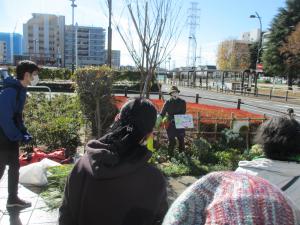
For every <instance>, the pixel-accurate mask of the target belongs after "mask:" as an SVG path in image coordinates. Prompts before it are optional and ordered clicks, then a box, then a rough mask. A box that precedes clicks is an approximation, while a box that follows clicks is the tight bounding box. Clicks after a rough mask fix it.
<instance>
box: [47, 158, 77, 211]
mask: <svg viewBox="0 0 300 225" xmlns="http://www.w3.org/2000/svg"><path fill="white" fill-rule="evenodd" d="M73 167H74V165H73V164H68V165H61V166H54V167H50V168H48V172H49V173H48V175H47V179H48V185H47V187H46V188H45V189H44V190H43V191H42V193H41V196H42V198H43V199H44V200H45V202H46V204H47V206H48V207H49V208H50V209H56V208H58V207H59V206H60V205H61V203H62V198H63V194H64V187H65V184H66V180H67V176H68V175H69V174H70V172H71V170H72V169H73Z"/></svg>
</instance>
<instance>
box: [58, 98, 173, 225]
mask: <svg viewBox="0 0 300 225" xmlns="http://www.w3.org/2000/svg"><path fill="white" fill-rule="evenodd" d="M156 117H157V111H156V108H155V106H154V105H153V104H152V103H151V102H150V101H149V100H147V99H142V98H138V99H133V100H129V101H128V102H127V103H126V104H125V105H124V106H123V107H122V109H121V111H120V115H119V116H118V117H116V120H115V121H114V123H113V124H112V126H111V128H110V130H109V131H108V132H107V133H106V134H105V135H104V136H103V137H101V138H100V139H98V140H90V141H89V142H88V143H87V144H86V146H85V151H86V154H85V155H84V156H82V157H81V158H80V159H79V160H78V162H77V163H76V164H75V166H74V168H73V170H72V171H71V174H70V175H69V177H68V179H67V182H66V186H65V192H64V198H63V202H62V205H61V207H60V209H59V224H61V225H71V224H72V225H73V224H77V225H98V224H105V225H125V224H130V225H141V224H149V225H150V224H161V223H162V220H163V218H164V215H165V213H166V212H167V209H168V203H167V189H166V181H165V178H164V176H163V174H162V173H161V172H160V171H159V170H158V169H157V168H156V167H154V166H152V165H151V164H150V163H148V161H149V159H150V158H151V155H152V154H151V152H150V151H149V150H148V149H147V148H146V146H145V141H146V140H147V137H148V136H149V135H150V134H151V133H152V130H153V127H154V125H155V122H156Z"/></svg>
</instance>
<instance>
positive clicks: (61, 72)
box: [39, 68, 72, 80]
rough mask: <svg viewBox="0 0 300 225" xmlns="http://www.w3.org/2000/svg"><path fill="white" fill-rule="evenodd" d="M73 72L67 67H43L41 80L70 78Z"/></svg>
mask: <svg viewBox="0 0 300 225" xmlns="http://www.w3.org/2000/svg"><path fill="white" fill-rule="evenodd" d="M71 75H72V72H71V70H69V69H66V68H41V69H40V70H39V78H40V79H41V80H70V79H71Z"/></svg>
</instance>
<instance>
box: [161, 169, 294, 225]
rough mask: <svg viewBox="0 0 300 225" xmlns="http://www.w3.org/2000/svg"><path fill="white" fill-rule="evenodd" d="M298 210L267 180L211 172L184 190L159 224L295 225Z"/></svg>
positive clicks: (243, 175) (237, 174)
mask: <svg viewBox="0 0 300 225" xmlns="http://www.w3.org/2000/svg"><path fill="white" fill-rule="evenodd" d="M299 223H300V216H299V211H297V210H295V208H294V207H293V203H292V202H291V201H290V200H289V199H288V198H287V197H285V196H284V195H283V193H282V192H281V191H280V190H279V189H278V188H277V187H275V186H273V185H272V184H270V183H269V182H268V181H267V180H265V179H263V178H260V177H257V176H252V175H248V174H243V173H236V172H213V173H210V174H208V175H206V176H204V177H202V178H201V179H199V180H198V181H196V182H195V183H194V184H192V185H191V186H190V187H188V188H187V189H186V190H185V191H184V192H183V193H182V194H181V195H180V196H179V197H178V198H177V199H176V200H175V202H174V203H173V204H172V206H171V207H170V209H169V211H168V213H167V214H166V216H165V218H164V221H163V225H179V224H180V225H209V224H210V225H212V224H215V225H223V224H227V225H244V224H245V225H246V224H247V225H283V224H284V225H297V224H299Z"/></svg>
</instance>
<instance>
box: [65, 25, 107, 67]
mask: <svg viewBox="0 0 300 225" xmlns="http://www.w3.org/2000/svg"><path fill="white" fill-rule="evenodd" d="M72 29H73V28H72V25H66V26H65V66H66V67H68V68H72V55H73V51H74V66H75V65H77V66H78V67H83V66H88V65H103V64H105V61H106V59H105V29H103V28H101V27H87V26H74V31H75V35H74V37H73V35H72V34H73V31H72ZM73 38H75V39H76V40H77V45H76V46H75V45H74V44H72V43H75V42H76V40H74V41H73ZM72 46H73V48H74V50H73V48H72Z"/></svg>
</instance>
